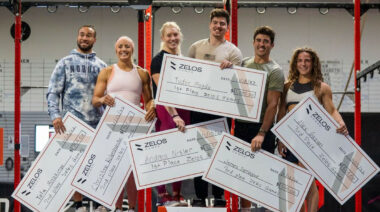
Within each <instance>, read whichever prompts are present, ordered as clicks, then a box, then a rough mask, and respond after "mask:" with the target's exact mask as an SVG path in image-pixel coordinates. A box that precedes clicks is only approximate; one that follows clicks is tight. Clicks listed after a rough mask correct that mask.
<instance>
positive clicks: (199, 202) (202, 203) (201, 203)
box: [191, 199, 206, 207]
mask: <svg viewBox="0 0 380 212" xmlns="http://www.w3.org/2000/svg"><path fill="white" fill-rule="evenodd" d="M191 206H193V207H206V201H205V200H204V199H194V200H193V203H192V204H191Z"/></svg>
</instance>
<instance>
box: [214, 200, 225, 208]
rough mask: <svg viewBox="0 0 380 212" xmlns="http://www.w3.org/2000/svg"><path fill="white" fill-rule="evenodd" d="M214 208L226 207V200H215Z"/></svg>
mask: <svg viewBox="0 0 380 212" xmlns="http://www.w3.org/2000/svg"><path fill="white" fill-rule="evenodd" d="M214 207H222V208H224V207H226V200H222V199H215V200H214Z"/></svg>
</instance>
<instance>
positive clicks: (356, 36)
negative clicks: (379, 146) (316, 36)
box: [354, 0, 362, 212]
mask: <svg viewBox="0 0 380 212" xmlns="http://www.w3.org/2000/svg"><path fill="white" fill-rule="evenodd" d="M360 15H361V14H360V0H355V21H354V40H355V74H354V75H355V114H354V116H355V141H356V143H357V144H358V145H359V146H360V145H361V143H362V141H361V104H360V83H358V82H357V80H356V75H357V73H358V72H359V71H360ZM361 211H362V190H361V189H360V190H359V191H358V192H357V193H356V194H355V212H361Z"/></svg>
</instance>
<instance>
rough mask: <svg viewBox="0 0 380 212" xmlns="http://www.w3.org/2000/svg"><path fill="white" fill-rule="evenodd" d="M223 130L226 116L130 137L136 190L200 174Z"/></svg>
mask: <svg viewBox="0 0 380 212" xmlns="http://www.w3.org/2000/svg"><path fill="white" fill-rule="evenodd" d="M223 132H228V125H227V121H226V119H225V118H223V119H215V120H212V121H207V122H202V123H198V124H194V125H189V126H186V132H185V133H182V132H180V131H178V129H171V130H166V131H161V132H158V133H154V134H151V135H148V136H144V137H140V138H135V139H131V140H129V142H128V144H129V150H130V154H129V156H130V158H131V161H132V167H133V174H134V177H135V180H136V187H137V189H144V188H149V187H153V186H158V185H163V184H167V183H171V182H176V181H180V180H185V179H190V178H193V177H197V176H201V175H202V174H203V172H204V171H205V170H206V169H207V166H208V163H209V161H210V158H211V155H212V152H213V150H214V147H215V146H216V144H217V143H218V141H219V140H220V136H221V134H222V133H223Z"/></svg>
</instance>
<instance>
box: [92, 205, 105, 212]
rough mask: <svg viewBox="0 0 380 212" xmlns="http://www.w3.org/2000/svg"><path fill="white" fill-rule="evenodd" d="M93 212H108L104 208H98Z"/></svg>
mask: <svg viewBox="0 0 380 212" xmlns="http://www.w3.org/2000/svg"><path fill="white" fill-rule="evenodd" d="M94 212H108V210H107V208H106V207H104V206H102V205H101V206H98V207H97V208H96V209H95V211H94Z"/></svg>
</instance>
